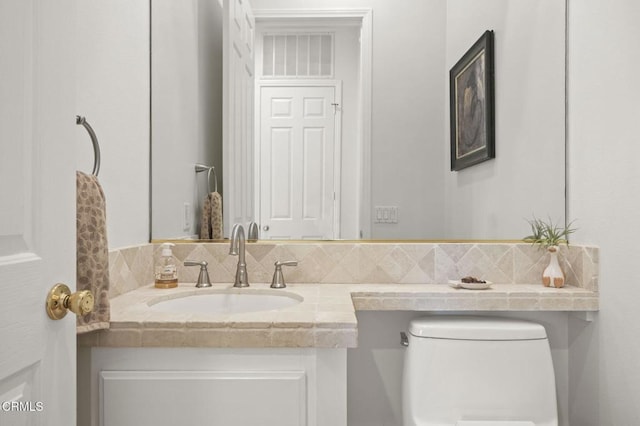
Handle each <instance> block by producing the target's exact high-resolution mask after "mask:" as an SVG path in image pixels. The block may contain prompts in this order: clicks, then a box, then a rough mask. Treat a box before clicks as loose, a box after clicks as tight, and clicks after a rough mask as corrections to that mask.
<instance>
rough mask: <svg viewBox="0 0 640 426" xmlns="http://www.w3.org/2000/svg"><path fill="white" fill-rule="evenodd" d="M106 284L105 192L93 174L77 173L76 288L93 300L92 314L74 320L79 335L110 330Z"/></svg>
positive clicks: (107, 270) (108, 281)
mask: <svg viewBox="0 0 640 426" xmlns="http://www.w3.org/2000/svg"><path fill="white" fill-rule="evenodd" d="M94 172H95V173H97V170H96V169H95V168H94ZM109 283H110V279H109V243H108V241H107V213H106V202H105V196H104V192H103V191H102V187H101V186H100V182H98V177H97V176H96V175H95V174H91V175H89V174H86V173H83V172H76V289H77V290H78V291H82V290H89V291H91V292H92V293H93V294H94V297H95V307H94V309H93V312H91V313H89V314H87V315H84V316H80V315H78V317H77V318H78V319H77V329H76V330H77V333H78V334H80V333H86V332H88V331H93V330H100V329H105V328H109V323H110V308H109Z"/></svg>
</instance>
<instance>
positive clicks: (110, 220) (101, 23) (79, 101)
mask: <svg viewBox="0 0 640 426" xmlns="http://www.w3.org/2000/svg"><path fill="white" fill-rule="evenodd" d="M77 12H78V16H77V19H76V21H77V37H76V45H75V46H74V49H75V54H76V58H77V61H76V69H77V72H76V75H77V90H76V105H77V112H76V113H77V114H78V115H81V116H86V118H87V121H88V122H89V124H91V126H92V127H93V129H94V130H95V132H96V134H97V136H98V140H99V142H100V148H101V152H102V164H101V168H100V173H99V180H100V183H101V184H102V187H103V190H104V192H105V197H106V201H107V224H108V226H107V234H108V241H109V246H110V247H111V248H115V247H123V246H127V245H133V244H140V243H144V242H147V241H148V240H149V160H148V159H149V2H148V1H146V0H135V1H132V0H112V1H108V2H105V1H97V0H87V1H82V2H78V7H77ZM70 95H71V96H73V95H72V94H70ZM69 120H74V117H69ZM76 134H77V137H76V141H75V143H76V152H77V161H76V163H77V167H78V169H79V170H82V171H84V172H87V173H90V172H91V170H92V167H93V149H92V147H91V140H90V139H89V135H88V133H87V132H86V131H85V129H84V128H82V127H81V126H78V129H77V131H76ZM43 214H46V212H43Z"/></svg>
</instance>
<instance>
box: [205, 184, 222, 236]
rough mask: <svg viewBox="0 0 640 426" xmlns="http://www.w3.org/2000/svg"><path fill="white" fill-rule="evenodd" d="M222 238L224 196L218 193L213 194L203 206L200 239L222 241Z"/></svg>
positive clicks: (208, 196)
mask: <svg viewBox="0 0 640 426" xmlns="http://www.w3.org/2000/svg"><path fill="white" fill-rule="evenodd" d="M222 238H223V236H222V196H221V195H220V194H219V193H217V192H211V193H210V194H209V195H207V197H206V198H205V199H204V203H203V204H202V216H201V217H200V239H202V240H209V239H214V240H221V239H222Z"/></svg>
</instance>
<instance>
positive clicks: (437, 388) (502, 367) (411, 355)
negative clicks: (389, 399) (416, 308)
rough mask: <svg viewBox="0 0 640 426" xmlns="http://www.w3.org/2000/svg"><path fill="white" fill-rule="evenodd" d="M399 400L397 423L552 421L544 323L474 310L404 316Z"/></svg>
mask: <svg viewBox="0 0 640 426" xmlns="http://www.w3.org/2000/svg"><path fill="white" fill-rule="evenodd" d="M402 406H403V407H402V409H403V418H404V421H403V424H404V426H427V425H428V426H435V425H438V426H441V425H442V426H444V425H447V426H534V425H535V426H557V425H558V412H557V407H556V387H555V377H554V373H553V363H552V361H551V351H550V349H549V341H548V340H547V334H546V332H545V329H544V327H542V326H541V325H540V324H535V323H532V322H528V321H521V320H514V319H507V318H490V317H473V316H448V315H442V316H432V317H425V318H419V319H415V320H413V321H411V324H410V326H409V336H408V348H407V351H406V354H405V359H404V372H403V383H402Z"/></svg>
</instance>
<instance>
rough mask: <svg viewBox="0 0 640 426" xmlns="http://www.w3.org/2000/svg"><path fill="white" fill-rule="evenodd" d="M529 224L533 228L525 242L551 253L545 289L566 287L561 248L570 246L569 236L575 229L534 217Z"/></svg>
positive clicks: (544, 276)
mask: <svg viewBox="0 0 640 426" xmlns="http://www.w3.org/2000/svg"><path fill="white" fill-rule="evenodd" d="M528 222H529V225H530V226H531V235H529V236H527V237H525V238H524V241H525V242H528V243H531V244H536V245H538V246H539V247H541V248H544V249H546V250H547V251H548V252H549V265H548V266H547V267H546V268H545V270H544V272H543V273H542V283H543V284H544V286H545V287H549V286H551V285H553V287H556V288H561V287H564V282H565V275H564V272H563V271H562V267H561V266H560V262H559V261H558V253H559V248H560V247H559V246H560V245H561V244H565V245H568V244H569V240H568V238H569V235H570V234H572V233H573V232H575V228H572V227H571V223H569V224H568V225H566V226H563V227H560V226H558V225H556V224H554V223H553V221H552V220H551V219H549V221H548V222H545V221H543V220H541V219H537V218H535V217H534V218H533V219H531V220H529V221H528ZM572 223H573V222H572Z"/></svg>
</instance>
